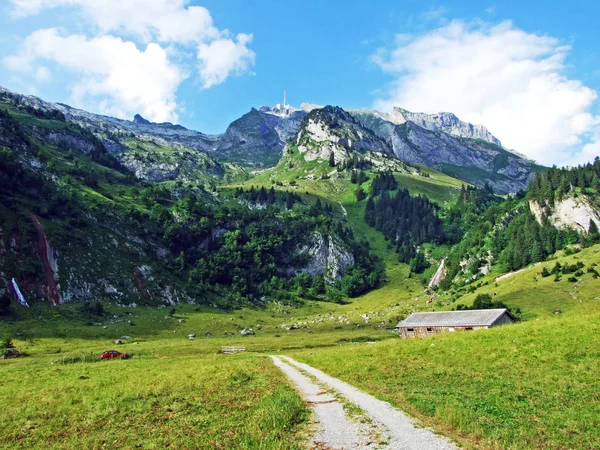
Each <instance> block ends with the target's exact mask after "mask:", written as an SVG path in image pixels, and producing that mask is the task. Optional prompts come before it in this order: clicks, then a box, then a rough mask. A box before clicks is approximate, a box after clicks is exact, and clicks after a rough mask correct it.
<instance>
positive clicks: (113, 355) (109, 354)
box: [100, 350, 129, 359]
mask: <svg viewBox="0 0 600 450" xmlns="http://www.w3.org/2000/svg"><path fill="white" fill-rule="evenodd" d="M114 358H121V359H127V358H129V355H128V354H127V353H121V352H118V351H116V350H109V351H107V352H104V353H102V354H101V355H100V359H114Z"/></svg>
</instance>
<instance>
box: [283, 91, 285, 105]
mask: <svg viewBox="0 0 600 450" xmlns="http://www.w3.org/2000/svg"><path fill="white" fill-rule="evenodd" d="M283 109H284V110H285V89H284V90H283Z"/></svg>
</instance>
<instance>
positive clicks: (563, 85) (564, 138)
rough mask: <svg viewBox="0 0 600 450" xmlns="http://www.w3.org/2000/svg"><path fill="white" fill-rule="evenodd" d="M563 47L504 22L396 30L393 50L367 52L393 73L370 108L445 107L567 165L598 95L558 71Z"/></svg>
mask: <svg viewBox="0 0 600 450" xmlns="http://www.w3.org/2000/svg"><path fill="white" fill-rule="evenodd" d="M569 50H570V48H569V47H568V46H564V45H561V43H560V42H559V41H558V40H557V39H555V38H553V37H550V36H543V35H537V34H531V33H527V32H525V31H523V30H520V29H518V28H516V27H515V26H514V25H513V24H512V23H511V22H502V23H500V24H498V25H489V24H486V23H482V22H478V23H472V24H467V23H465V22H462V21H453V22H451V23H450V24H448V25H447V26H444V27H441V28H438V29H435V30H433V31H428V32H426V33H423V34H418V35H399V36H397V39H396V44H395V46H394V48H393V49H391V50H388V49H381V50H379V51H378V52H377V54H375V55H374V56H373V61H374V62H375V63H376V64H377V65H379V66H380V67H381V68H382V69H383V70H384V71H385V72H387V73H389V74H391V75H393V76H394V77H395V80H394V81H393V82H392V83H391V84H390V85H389V86H388V87H387V90H386V93H385V95H384V96H383V97H382V98H379V99H378V100H376V102H375V105H374V106H375V107H377V108H380V109H384V110H389V109H391V107H392V106H401V107H403V108H406V109H409V110H413V111H423V112H428V113H435V112H439V111H451V112H454V113H455V114H456V115H458V116H459V117H460V118H461V119H463V120H467V121H469V122H473V123H480V124H483V125H485V126H486V127H488V129H489V130H490V131H491V132H492V133H493V134H495V135H496V136H497V137H498V138H499V139H500V140H501V141H502V143H503V145H505V146H506V147H508V148H513V149H515V150H518V151H520V152H522V153H524V154H526V155H527V156H529V157H530V158H533V159H535V160H537V161H538V162H540V163H543V164H553V163H557V164H567V163H572V162H573V161H578V160H579V159H580V158H579V156H580V155H581V154H583V153H582V152H581V153H579V154H577V150H575V148H577V147H579V149H580V150H581V147H582V146H584V144H585V143H586V142H588V140H589V137H590V134H591V133H592V132H593V131H594V129H595V127H597V126H599V123H600V118H599V117H597V116H594V115H593V114H592V113H591V112H590V109H591V107H592V106H593V105H594V103H595V101H596V99H597V93H596V92H595V91H594V90H592V89H590V88H588V87H586V86H585V85H583V83H581V82H580V81H578V80H572V79H569V78H568V77H567V76H566V74H565V68H566V66H565V58H566V56H567V54H568V52H569ZM588 150H589V148H588ZM590 151H591V150H590Z"/></svg>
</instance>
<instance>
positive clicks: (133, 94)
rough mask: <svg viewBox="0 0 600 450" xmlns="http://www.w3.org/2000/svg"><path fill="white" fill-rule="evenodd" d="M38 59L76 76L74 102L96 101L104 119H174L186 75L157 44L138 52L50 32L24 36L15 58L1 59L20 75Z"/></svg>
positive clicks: (118, 43) (118, 42) (112, 41)
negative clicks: (138, 116) (139, 116)
mask: <svg viewBox="0 0 600 450" xmlns="http://www.w3.org/2000/svg"><path fill="white" fill-rule="evenodd" d="M40 59H41V60H49V61H54V62H56V63H58V64H59V65H61V66H63V67H65V68H67V69H70V70H72V71H74V72H77V73H79V74H80V78H79V80H78V81H77V82H76V83H75V85H74V86H73V89H72V90H73V97H74V100H75V101H76V102H77V103H89V102H90V101H92V100H93V99H95V100H97V101H98V105H99V109H100V111H101V112H103V113H105V114H113V115H117V116H119V117H131V116H132V115H133V114H134V113H136V112H140V113H141V114H142V115H144V116H146V117H148V118H149V119H150V120H154V121H167V120H169V121H175V120H177V113H176V109H177V104H176V101H175V92H176V90H177V87H178V86H179V84H180V83H181V81H182V80H183V79H184V78H185V75H184V74H183V73H182V72H181V71H180V69H179V68H178V67H176V66H175V65H173V64H171V63H170V62H169V60H168V58H167V54H166V52H165V51H164V50H163V49H162V48H161V47H160V46H159V45H157V44H152V43H151V44H148V46H147V47H146V50H144V51H140V50H138V49H137V47H136V46H135V44H134V43H133V42H125V41H123V40H122V39H120V38H115V37H112V36H100V37H97V38H92V39H88V38H86V37H85V36H83V35H70V36H66V37H64V36H62V35H61V34H60V33H59V31H58V30H57V29H55V28H50V29H44V30H38V31H36V32H34V33H32V34H31V35H30V36H28V37H27V38H26V39H25V41H24V42H23V44H22V47H21V52H20V53H19V54H18V56H11V57H8V58H5V59H4V63H5V64H6V65H7V66H8V67H9V68H11V69H13V70H20V71H23V72H25V71H28V70H30V68H31V67H33V65H34V64H35V62H36V61H38V60H40Z"/></svg>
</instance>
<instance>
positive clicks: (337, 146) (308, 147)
mask: <svg viewBox="0 0 600 450" xmlns="http://www.w3.org/2000/svg"><path fill="white" fill-rule="evenodd" d="M296 145H297V146H298V150H299V151H300V153H302V154H304V158H305V159H306V160H307V161H312V160H314V159H329V158H330V155H332V154H333V157H334V160H335V163H336V164H337V163H340V162H342V161H345V160H347V159H348V158H349V157H350V155H351V154H352V152H361V153H367V152H376V153H384V154H388V155H389V154H392V149H391V147H390V146H389V145H388V143H387V142H386V141H385V140H384V139H382V138H380V137H379V136H377V135H376V134H375V133H374V132H372V131H371V130H369V129H367V128H364V127H363V126H362V125H361V124H360V122H359V121H357V120H356V119H355V118H354V117H353V116H352V115H351V114H350V113H348V112H347V111H345V110H343V109H342V108H339V107H334V106H326V107H324V108H321V109H315V110H312V111H311V112H310V113H309V114H308V115H307V116H306V117H305V118H304V120H303V122H302V125H301V127H300V130H299V131H298V135H297V137H296Z"/></svg>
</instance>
